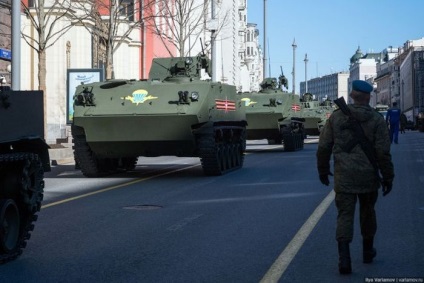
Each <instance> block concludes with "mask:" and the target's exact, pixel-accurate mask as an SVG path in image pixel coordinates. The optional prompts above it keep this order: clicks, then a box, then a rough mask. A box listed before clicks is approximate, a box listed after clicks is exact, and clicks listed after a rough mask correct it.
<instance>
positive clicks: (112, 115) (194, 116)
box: [72, 55, 246, 177]
mask: <svg viewBox="0 0 424 283" xmlns="http://www.w3.org/2000/svg"><path fill="white" fill-rule="evenodd" d="M209 68H210V61H209V59H208V58H207V57H206V56H204V55H199V56H197V57H188V58H182V57H176V58H156V59H154V60H153V64H152V69H151V70H150V74H149V80H140V81H135V80H112V81H106V82H98V83H91V84H87V85H80V86H78V87H77V89H76V93H75V96H74V116H73V124H72V135H73V139H74V155H75V160H76V162H77V163H78V164H79V166H80V168H81V170H82V172H83V174H84V175H85V176H87V177H96V176H102V175H105V174H110V173H113V172H115V171H116V170H118V169H120V168H122V169H132V168H134V166H135V164H136V161H137V158H138V157H139V156H150V157H155V156H167V155H172V156H184V157H200V160H201V164H202V167H203V171H204V173H205V174H206V175H221V174H224V173H226V172H228V171H230V170H233V169H237V168H241V167H242V166H243V158H244V151H245V148H246V140H245V136H246V116H245V111H244V108H243V107H242V106H241V102H240V101H239V100H238V97H237V93H236V89H235V86H232V85H227V84H221V83H215V82H210V81H209V80H202V77H208V74H209Z"/></svg>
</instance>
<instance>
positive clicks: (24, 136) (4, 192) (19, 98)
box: [0, 86, 50, 264]
mask: <svg viewBox="0 0 424 283" xmlns="http://www.w3.org/2000/svg"><path fill="white" fill-rule="evenodd" d="M43 115H44V110H43V93H42V92H41V91H12V90H10V88H7V87H4V86H1V87H0V121H1V126H0V264H1V263H5V262H8V261H10V260H13V259H15V258H16V257H17V256H19V255H20V254H21V253H22V249H23V248H25V246H26V242H27V240H28V239H29V238H30V236H31V235H30V234H31V231H32V230H33V229H34V224H33V222H35V221H36V220H37V216H38V215H37V212H38V211H39V210H40V208H41V201H42V199H43V189H44V172H47V171H50V159H49V152H48V148H49V147H48V145H47V144H46V143H45V141H44V118H43Z"/></svg>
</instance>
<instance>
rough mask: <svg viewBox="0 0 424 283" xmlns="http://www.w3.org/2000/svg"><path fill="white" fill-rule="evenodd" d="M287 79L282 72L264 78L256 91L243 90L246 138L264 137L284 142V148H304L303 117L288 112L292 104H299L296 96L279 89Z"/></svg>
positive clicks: (292, 149)
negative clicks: (280, 74) (276, 76)
mask: <svg viewBox="0 0 424 283" xmlns="http://www.w3.org/2000/svg"><path fill="white" fill-rule="evenodd" d="M284 84H287V80H286V79H285V77H284V76H283V75H282V76H280V77H279V81H278V82H277V79H276V78H266V79H265V80H264V81H263V82H262V83H261V85H260V87H261V90H260V91H259V92H250V93H242V94H241V97H242V99H241V100H242V101H243V102H244V106H245V108H246V117H247V124H248V125H247V139H248V140H258V139H267V140H268V143H270V144H272V143H276V144H281V143H283V144H284V150H285V151H295V150H300V149H303V144H304V143H303V140H304V132H303V119H299V118H298V117H296V116H294V115H290V114H289V113H290V110H291V109H292V108H293V107H299V104H300V102H299V96H298V95H293V94H289V93H287V92H284V91H283V90H282V85H284Z"/></svg>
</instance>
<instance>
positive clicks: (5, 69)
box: [0, 0, 12, 84]
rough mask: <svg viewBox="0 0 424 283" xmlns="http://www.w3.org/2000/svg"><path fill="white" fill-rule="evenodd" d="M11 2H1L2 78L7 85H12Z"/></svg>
mask: <svg viewBox="0 0 424 283" xmlns="http://www.w3.org/2000/svg"><path fill="white" fill-rule="evenodd" d="M11 3H12V1H11V0H0V77H3V78H4V80H5V83H6V84H8V83H10V80H11V76H10V66H11V60H10V59H11V54H12V53H11V52H12V51H11V49H12V35H11V17H10V9H11Z"/></svg>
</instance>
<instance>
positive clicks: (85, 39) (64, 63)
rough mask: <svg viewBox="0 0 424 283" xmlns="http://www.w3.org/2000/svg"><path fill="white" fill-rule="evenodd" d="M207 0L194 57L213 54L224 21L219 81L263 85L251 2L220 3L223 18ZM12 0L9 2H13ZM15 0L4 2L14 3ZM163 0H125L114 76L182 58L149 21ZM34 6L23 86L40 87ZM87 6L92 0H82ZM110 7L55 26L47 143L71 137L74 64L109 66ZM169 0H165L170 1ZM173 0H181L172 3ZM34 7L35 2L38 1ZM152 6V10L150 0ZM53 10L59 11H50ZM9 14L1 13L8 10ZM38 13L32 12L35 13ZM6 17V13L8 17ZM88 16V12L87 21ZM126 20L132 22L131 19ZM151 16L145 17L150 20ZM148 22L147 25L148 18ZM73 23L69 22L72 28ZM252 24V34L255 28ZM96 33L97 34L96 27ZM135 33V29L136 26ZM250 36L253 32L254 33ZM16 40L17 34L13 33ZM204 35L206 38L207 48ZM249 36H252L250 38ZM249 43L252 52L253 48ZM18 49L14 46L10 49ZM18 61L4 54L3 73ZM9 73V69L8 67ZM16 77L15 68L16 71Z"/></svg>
mask: <svg viewBox="0 0 424 283" xmlns="http://www.w3.org/2000/svg"><path fill="white" fill-rule="evenodd" d="M193 1H194V2H195V3H197V4H199V5H203V4H205V3H206V5H207V9H206V11H203V10H201V13H205V14H204V17H203V20H202V21H201V24H200V25H199V28H200V29H201V31H200V33H199V34H198V36H197V37H193V38H192V37H190V39H189V44H190V45H191V47H192V48H191V49H190V53H191V56H193V55H196V54H198V53H200V52H204V51H205V52H206V53H207V54H208V55H209V56H210V55H211V52H210V47H211V46H210V45H211V38H210V36H211V32H210V31H211V29H213V28H214V27H216V22H217V26H218V27H219V30H218V32H217V38H216V58H215V60H216V62H215V64H216V68H215V70H214V71H215V72H216V78H217V81H221V82H225V83H228V84H232V85H235V86H236V87H237V90H238V91H251V90H258V89H259V82H260V81H261V80H262V77H261V70H262V65H261V64H262V60H261V52H260V50H255V49H259V44H258V35H259V33H258V31H257V29H256V27H255V25H248V24H247V0H235V1H223V0H217V1H215V5H216V19H215V20H212V19H211V18H210V17H211V6H210V5H211V1H205V0H193ZM6 2H7V3H6ZM10 2H11V1H4V0H3V1H2V2H1V4H2V5H1V7H0V9H2V8H3V6H4V5H3V3H6V4H8V5H9V6H7V7H10ZM161 2H162V1H159V0H144V1H136V0H124V1H122V5H121V6H120V7H119V13H122V14H120V17H118V18H117V19H115V23H116V26H117V33H116V34H115V35H114V36H113V37H110V38H111V40H112V41H113V43H114V46H115V48H114V50H113V78H115V79H146V78H148V76H149V70H150V66H151V62H152V59H153V58H155V57H170V56H179V55H180V54H178V52H177V51H176V48H175V47H173V46H172V44H170V43H169V42H168V39H169V41H171V37H172V33H171V32H170V30H169V29H167V30H163V32H161V33H159V34H158V33H155V32H154V31H153V30H152V29H151V28H149V27H151V26H152V25H153V24H152V23H151V22H149V20H158V19H157V18H156V19H155V17H153V15H155V14H156V15H157V14H158V13H160V12H161V11H162V9H163V7H162V6H161V5H162V4H160V3H161ZM23 3H24V4H26V5H27V6H29V8H30V9H29V13H27V14H26V13H24V12H22V14H21V30H22V33H23V34H25V37H26V38H27V39H29V42H28V43H29V44H28V43H27V42H26V41H25V40H24V39H22V40H21V54H20V57H21V58H20V59H21V66H25V68H24V67H21V73H20V77H21V85H20V89H21V90H33V89H39V80H38V74H39V71H38V69H39V60H38V53H37V50H35V49H34V48H32V47H31V46H30V44H34V43H36V41H37V40H38V39H37V32H36V27H35V26H34V24H33V22H32V21H31V19H30V16H31V15H33V16H34V17H36V7H35V5H34V2H33V1H30V0H24V1H23ZM58 3H59V2H57V1H54V0H46V1H45V12H47V11H48V10H49V9H50V8H51V7H52V6H54V5H58ZM75 3H79V4H81V5H85V4H86V3H88V2H85V1H78V2H75ZM98 3H101V4H102V5H103V6H102V7H103V8H98V9H97V11H96V12H97V13H96V15H95V16H92V17H91V16H90V17H88V19H84V20H83V21H81V20H77V17H78V15H79V16H81V15H82V13H83V11H81V10H80V9H78V8H77V6H75V5H77V4H75V5H74V6H72V9H71V10H69V11H68V12H67V13H65V14H64V15H63V17H60V19H58V20H57V21H56V22H55V26H54V29H53V33H54V32H59V33H60V31H61V30H62V29H63V30H66V32H63V34H62V35H61V36H60V37H59V38H57V39H56V40H55V41H54V44H52V45H51V46H49V48H47V49H46V66H45V69H46V87H45V97H46V101H45V113H46V125H45V128H46V129H45V133H46V141H47V143H49V144H53V143H56V140H57V139H63V138H66V137H68V136H69V125H68V121H67V117H68V116H67V112H68V108H69V105H70V104H72V96H73V93H72V90H71V91H70V90H69V89H67V74H68V71H69V70H90V69H103V70H104V69H106V68H107V67H108V66H107V64H106V53H107V49H106V42H105V40H107V36H106V35H105V33H106V32H107V30H104V29H103V27H104V26H105V24H106V23H110V20H111V16H110V12H109V10H108V3H110V1H107V0H101V1H99V2H98ZM162 3H163V2H162ZM167 3H174V2H173V1H168V2H167ZM31 5H33V7H31ZM146 5H149V8H150V9H149V10H148V9H147V6H146ZM61 11H62V10H61V9H59V8H56V9H54V12H53V13H50V15H49V16H50V17H52V19H53V18H55V17H57V16H59V15H61V14H60V12H61ZM50 12H51V11H50ZM0 14H1V12H0ZM30 14H31V15H30ZM0 17H1V16H0ZM81 18H82V17H80V19H81ZM0 19H1V22H0V28H2V27H3V25H6V26H8V28H7V30H8V32H7V33H8V34H9V35H10V34H11V31H10V25H9V24H8V23H10V14H8V15H7V16H6V19H3V18H0ZM124 19H125V20H124ZM142 20H143V21H142ZM141 23H143V24H141ZM67 27H69V28H67ZM248 30H249V33H248ZM93 31H95V32H93ZM128 31H130V32H128ZM247 34H249V35H250V36H249V37H248V36H247ZM9 38H10V36H9ZM4 39H5V37H3V36H2V37H1V38H0V40H1V41H0V42H4V43H0V44H4V45H10V42H8V41H6V40H4ZM200 39H202V41H203V50H202V44H201V43H200ZM247 41H248V42H247ZM248 46H249V51H247V50H248V49H247V47H248ZM9 49H11V47H9ZM9 64H10V62H9V61H7V62H3V60H0V72H5V71H4V70H7V65H9ZM8 74H9V73H8ZM9 75H10V74H9Z"/></svg>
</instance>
